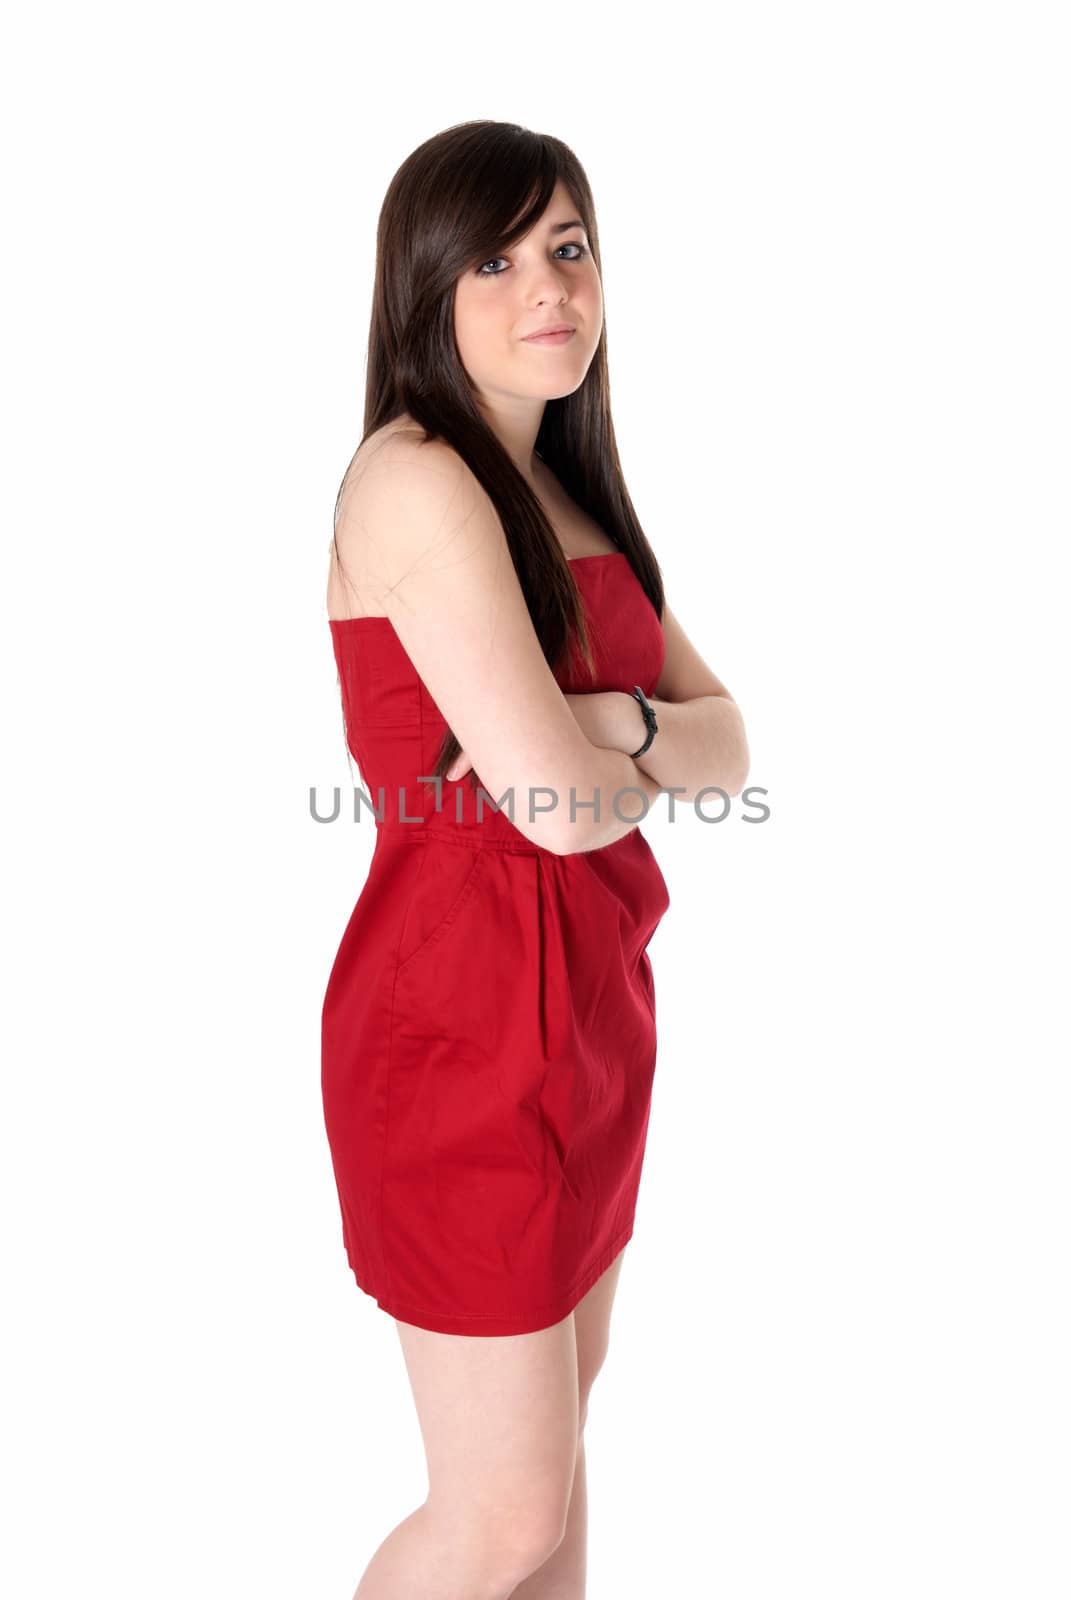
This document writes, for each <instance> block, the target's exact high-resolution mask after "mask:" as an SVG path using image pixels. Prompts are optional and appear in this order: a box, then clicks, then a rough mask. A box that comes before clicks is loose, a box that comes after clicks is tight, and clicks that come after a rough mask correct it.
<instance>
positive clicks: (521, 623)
mask: <svg viewBox="0 0 1071 1600" xmlns="http://www.w3.org/2000/svg"><path fill="white" fill-rule="evenodd" d="M336 541H337V545H338V550H339V554H340V557H341V561H342V564H343V567H344V568H345V569H346V572H347V574H349V575H350V576H351V579H352V581H353V582H354V586H355V588H357V589H358V591H359V592H360V591H361V590H362V589H363V592H364V595H365V598H366V600H369V601H374V603H375V607H376V608H377V609H379V610H380V611H382V613H383V614H384V615H386V616H387V617H389V619H390V621H391V623H392V624H393V626H394V630H395V632H396V633H397V635H398V637H399V639H400V640H401V643H402V645H403V647H404V648H405V651H406V653H407V654H408V656H409V659H410V660H411V661H412V663H413V665H414V667H415V668H416V670H417V672H418V673H419V674H420V677H421V678H422V679H423V681H424V683H425V684H426V685H427V688H428V692H429V693H430V694H431V696H432V698H433V699H434V701H435V703H436V705H437V706H438V707H439V709H440V711H441V712H442V714H443V716H444V717H445V718H446V721H447V723H448V724H449V726H450V727H451V728H452V729H453V731H454V733H455V735H456V736H457V739H458V741H459V743H460V745H461V748H462V749H463V750H464V751H465V752H466V754H467V756H468V758H469V760H470V761H471V763H472V766H473V768H474V769H475V771H476V773H477V775H478V777H479V780H480V782H481V784H482V785H483V787H484V789H486V791H487V792H488V794H489V795H490V796H491V797H492V799H493V800H494V801H495V802H496V803H501V802H504V800H505V797H506V795H507V794H508V792H509V791H511V790H512V793H513V810H512V821H513V823H514V825H515V826H516V827H517V828H518V829H519V831H520V832H521V833H522V834H523V835H524V836H525V838H526V839H528V840H530V841H531V842H532V843H534V844H538V845H540V846H542V847H543V848H544V849H548V850H551V851H553V852H554V853H555V854H557V855H571V854H574V853H576V852H579V851H584V850H594V849H599V848H601V847H602V846H603V845H607V844H611V843H613V841H614V840H615V839H619V838H621V837H622V836H623V835H624V834H626V833H628V832H629V831H630V830H631V829H632V828H633V827H635V825H636V822H637V821H642V820H643V818H642V816H640V815H637V813H638V812H639V811H640V799H639V796H638V795H637V794H635V793H622V791H625V790H637V789H638V790H640V791H641V792H642V794H643V795H644V796H645V798H646V800H647V801H648V802H650V801H651V800H653V799H655V798H656V797H657V795H658V794H659V793H660V792H661V790H660V788H659V786H658V784H657V783H655V782H654V780H652V779H651V778H649V777H648V776H647V775H646V773H644V772H642V771H641V769H640V768H639V767H638V766H637V765H636V763H635V762H634V761H633V760H632V758H631V756H628V755H625V754H623V753H622V752H621V751H618V750H607V749H601V748H599V747H597V746H595V745H593V744H592V743H591V742H590V740H589V739H588V738H586V737H585V735H584V733H583V731H582V730H581V728H580V726H579V724H578V722H577V720H576V718H575V717H574V716H573V713H572V711H571V710H570V708H569V705H568V703H567V701H566V698H565V696H564V695H563V693H562V691H561V689H560V688H559V686H558V683H557V682H556V680H555V678H554V674H553V673H552V672H551V670H550V667H549V665H548V663H547V660H546V657H545V656H544V654H543V651H542V648H541V646H540V643H539V639H538V637H537V635H536V631H535V628H534V627H533V625H532V619H531V617H530V616H529V614H528V607H527V605H526V604H525V600H524V593H523V591H522V589H521V586H520V582H519V580H518V578H517V574H516V571H515V570H514V566H513V562H512V560H511V559H510V554H509V547H508V545H507V543H506V537H505V533H504V532H503V529H502V524H501V521H500V520H499V517H498V514H497V512H496V511H495V508H494V505H493V503H492V501H491V499H490V497H489V496H488V495H487V493H486V491H485V490H484V489H483V487H482V486H481V485H480V484H479V482H478V481H477V480H476V478H475V477H474V475H473V474H472V472H471V471H470V470H469V468H468V466H467V465H466V464H465V462H464V461H463V460H462V459H461V458H460V457H459V456H458V454H457V452H456V451H455V450H453V449H452V447H451V446H450V445H448V444H446V443H445V442H444V441H441V440H433V441H431V442H430V443H423V442H419V441H418V440H417V439H416V438H415V437H414V436H412V435H406V434H403V433H398V434H395V435H393V436H391V437H389V438H388V439H386V440H385V441H384V442H383V443H382V444H380V445H379V446H378V448H377V450H376V452H375V454H374V456H373V457H372V459H371V460H370V462H369V464H368V466H367V467H366V468H365V469H364V471H363V472H362V473H361V474H360V475H359V477H357V478H356V479H355V481H354V485H353V488H352V490H351V491H349V492H348V494H347V496H346V497H345V498H344V500H343V502H342V505H341V506H340V510H339V520H338V524H337V527H336ZM355 575H359V577H357V576H355ZM571 790H575V803H574V809H575V812H576V815H575V819H572V818H571V816H570V810H571V807H570V798H571V796H570V791H571ZM544 791H549V793H547V792H544ZM596 793H597V794H598V797H599V820H598V821H595V820H594V813H593V809H592V805H591V802H592V801H593V800H594V798H595V795H596ZM530 796H531V802H532V804H531V807H530V805H529V798H530ZM615 796H620V799H619V805H620V809H621V810H622V812H623V813H624V816H623V817H619V816H617V815H616V814H615V810H614V797H615ZM552 798H555V799H556V804H554V806H553V809H549V810H541V809H536V808H538V807H544V806H548V805H550V803H551V800H552ZM644 810H646V807H644Z"/></svg>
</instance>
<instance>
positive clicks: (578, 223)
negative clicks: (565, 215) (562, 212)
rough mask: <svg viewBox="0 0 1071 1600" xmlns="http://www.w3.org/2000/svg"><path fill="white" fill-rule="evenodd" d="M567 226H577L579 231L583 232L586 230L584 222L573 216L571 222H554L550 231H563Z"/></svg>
mask: <svg viewBox="0 0 1071 1600" xmlns="http://www.w3.org/2000/svg"><path fill="white" fill-rule="evenodd" d="M568 228H579V229H580V231H581V233H585V234H586V233H587V231H588V230H587V229H586V228H585V226H584V224H583V223H582V222H581V221H579V219H578V218H576V217H574V218H573V220H572V222H556V223H555V224H554V226H553V227H552V228H551V230H550V231H551V233H565V231H566V229H568Z"/></svg>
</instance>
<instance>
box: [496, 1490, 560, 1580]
mask: <svg viewBox="0 0 1071 1600" xmlns="http://www.w3.org/2000/svg"><path fill="white" fill-rule="evenodd" d="M568 1509H569V1508H568V1505H567V1504H566V1505H565V1506H564V1507H560V1506H559V1505H558V1504H557V1503H551V1504H548V1505H547V1506H545V1507H543V1508H539V1509H536V1508H533V1510H532V1511H531V1512H530V1513H529V1514H528V1515H527V1516H522V1517H521V1519H520V1521H519V1522H518V1523H515V1524H514V1525H513V1528H512V1530H511V1534H510V1550H509V1554H508V1556H507V1559H506V1571H505V1574H504V1576H505V1577H506V1578H507V1579H508V1580H509V1581H510V1582H511V1583H512V1585H513V1587H512V1588H510V1589H507V1591H506V1593H507V1594H512V1593H513V1589H514V1588H516V1586H517V1585H518V1584H519V1583H523V1582H524V1580H525V1578H530V1577H531V1575H532V1573H533V1572H537V1571H538V1570H539V1568H540V1567H541V1566H542V1565H543V1563H544V1561H547V1560H549V1559H550V1557H551V1556H552V1555H553V1554H554V1552H555V1550H557V1548H558V1546H559V1545H560V1544H561V1542H562V1540H563V1539H564V1538H565V1528H566V1517H567V1514H568Z"/></svg>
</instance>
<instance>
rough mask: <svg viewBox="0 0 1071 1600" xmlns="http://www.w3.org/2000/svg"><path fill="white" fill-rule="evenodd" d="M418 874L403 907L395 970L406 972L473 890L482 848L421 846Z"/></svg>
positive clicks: (459, 911) (441, 935)
mask: <svg viewBox="0 0 1071 1600" xmlns="http://www.w3.org/2000/svg"><path fill="white" fill-rule="evenodd" d="M420 848H421V850H422V851H423V856H422V859H421V863H420V873H419V876H418V878H417V881H416V887H415V889H414V890H413V895H412V899H411V900H410V902H409V905H408V906H407V907H406V912H405V921H404V924H403V926H402V933H401V939H400V941H399V945H398V967H397V973H396V975H397V974H398V973H402V972H405V973H410V972H412V970H413V968H414V966H417V965H419V964H420V963H422V962H423V961H424V960H425V959H426V958H427V956H428V955H429V954H430V952H431V951H432V950H434V948H435V946H436V945H437V944H438V943H439V941H440V940H441V939H443V938H445V936H446V934H447V933H448V932H449V931H450V929H451V928H452V927H454V925H455V923H456V922H457V920H458V918H459V917H460V916H461V914H462V912H463V911H464V909H465V907H466V906H467V905H468V903H469V901H470V900H471V898H472V895H473V894H474V892H475V890H476V886H477V884H478V882H479V879H480V872H481V869H482V867H483V862H484V857H485V856H486V855H487V850H486V849H475V850H473V849H469V848H468V847H467V846H462V845H451V844H439V843H437V842H431V843H429V844H426V845H422V846H421V847H420Z"/></svg>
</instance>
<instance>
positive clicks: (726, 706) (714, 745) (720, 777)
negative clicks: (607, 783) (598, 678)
mask: <svg viewBox="0 0 1071 1600" xmlns="http://www.w3.org/2000/svg"><path fill="white" fill-rule="evenodd" d="M662 631H663V635H664V637H665V643H666V656H665V661H664V663H663V667H662V673H661V676H660V677H659V680H658V683H657V684H656V686H655V692H654V694H652V695H648V697H647V698H648V699H649V700H650V702H651V705H652V706H653V708H654V712H655V715H656V717H657V718H658V732H657V733H656V734H655V736H654V739H653V740H652V742H651V745H650V747H649V748H648V749H647V750H645V751H644V753H643V755H642V756H636V757H635V761H636V765H637V766H638V767H641V768H642V769H643V771H644V772H645V773H646V774H647V776H648V777H649V778H653V779H654V781H655V782H656V783H658V784H661V786H662V788H663V789H682V790H683V791H684V793H682V794H677V795H675V799H677V800H680V801H683V802H688V801H690V800H693V799H694V798H695V795H696V794H697V793H698V791H699V790H700V789H705V788H708V787H709V788H718V789H724V790H725V792H726V794H728V795H736V794H739V793H740V791H741V789H742V788H743V787H744V784H745V783H746V782H747V775H748V770H749V766H750V760H751V758H750V754H749V751H748V744H747V735H746V733H745V731H744V719H743V717H742V716H741V714H740V708H739V706H738V705H737V703H736V701H735V700H734V699H733V697H732V695H731V694H730V693H729V691H728V689H727V688H726V687H725V685H724V684H723V683H722V682H721V680H720V679H719V678H718V677H717V676H716V674H715V673H714V672H712V671H711V669H710V668H709V667H708V666H707V664H706V662H705V661H704V660H703V658H702V656H701V655H700V654H699V652H698V650H697V649H696V648H695V646H694V645H693V644H692V642H691V640H690V639H689V638H688V635H687V634H686V633H685V631H684V629H683V628H682V627H681V625H680V623H679V622H678V621H677V619H676V617H675V616H674V615H673V613H672V611H671V610H670V609H669V606H668V605H666V606H664V608H663V613H662ZM566 699H567V700H568V701H569V703H570V705H571V707H572V710H573V715H574V716H575V717H576V719H577V721H578V722H579V723H580V725H581V727H582V728H583V730H584V732H585V733H586V734H587V736H588V738H589V739H590V740H591V742H592V744H597V745H602V746H603V747H604V748H607V749H611V750H622V751H624V752H625V754H626V755H631V754H632V752H633V750H638V749H639V747H640V745H641V744H642V743H643V741H644V739H646V737H647V727H646V724H645V722H644V720H643V712H642V710H641V709H640V703H639V701H638V700H637V699H636V698H635V696H634V695H632V694H626V693H624V692H623V691H619V690H606V691H601V692H599V693H595V694H587V695H584V694H570V695H567V696H566Z"/></svg>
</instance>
